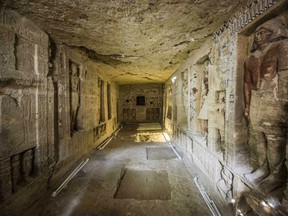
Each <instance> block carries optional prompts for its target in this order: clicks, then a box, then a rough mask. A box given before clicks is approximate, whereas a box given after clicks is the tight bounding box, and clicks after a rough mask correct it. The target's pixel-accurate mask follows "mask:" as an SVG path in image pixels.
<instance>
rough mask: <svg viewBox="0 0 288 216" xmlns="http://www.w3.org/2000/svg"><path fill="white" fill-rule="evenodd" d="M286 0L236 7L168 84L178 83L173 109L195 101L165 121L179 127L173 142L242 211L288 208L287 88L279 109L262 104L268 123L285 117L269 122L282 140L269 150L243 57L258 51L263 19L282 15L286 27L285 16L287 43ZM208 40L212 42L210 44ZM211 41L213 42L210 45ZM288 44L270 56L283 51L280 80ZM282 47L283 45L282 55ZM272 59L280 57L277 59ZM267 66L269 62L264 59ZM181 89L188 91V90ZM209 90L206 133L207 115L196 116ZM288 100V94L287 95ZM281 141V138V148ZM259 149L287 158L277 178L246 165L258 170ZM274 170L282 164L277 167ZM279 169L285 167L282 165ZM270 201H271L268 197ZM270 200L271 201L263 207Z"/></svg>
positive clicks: (268, 157) (269, 155)
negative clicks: (262, 142) (256, 131)
mask: <svg viewBox="0 0 288 216" xmlns="http://www.w3.org/2000/svg"><path fill="white" fill-rule="evenodd" d="M287 4H288V3H287V1H269V0H258V1H251V2H249V3H248V5H247V6H245V7H243V8H242V9H241V10H240V11H239V12H237V13H236V14H235V17H233V18H232V19H231V20H229V21H228V22H227V23H226V24H225V25H224V26H223V28H221V29H220V30H219V31H217V32H216V33H215V34H214V42H209V40H208V41H206V43H205V45H203V46H202V47H201V48H200V49H199V50H197V51H195V52H194V53H193V54H192V55H191V56H190V57H189V58H188V59H187V61H186V62H185V63H184V64H183V65H182V66H181V67H180V68H179V69H178V70H177V72H176V73H175V74H174V75H173V76H172V77H171V79H173V77H177V78H176V79H175V82H178V84H177V83H175V82H174V83H172V80H171V79H170V80H169V81H168V82H166V88H170V86H171V87H172V90H171V91H172V92H173V94H172V95H169V94H167V91H166V96H165V98H166V101H165V104H173V105H172V107H173V109H182V107H185V106H188V107H189V110H188V112H183V109H182V111H181V112H180V113H182V115H185V117H186V118H187V125H185V124H181V122H179V121H178V118H179V116H177V120H176V121H171V120H170V119H168V118H167V115H166V118H165V128H166V130H167V131H171V129H172V128H173V133H170V134H173V145H175V146H176V147H177V148H178V149H179V150H180V151H181V152H182V153H183V155H184V161H185V163H187V164H189V163H194V164H196V165H197V166H198V167H199V168H200V169H201V170H202V171H203V173H204V175H205V176H206V180H207V179H208V180H209V181H207V182H206V183H207V184H209V185H211V186H212V187H213V188H214V189H215V190H214V192H215V193H214V195H218V196H219V195H220V196H221V197H222V198H223V200H224V201H225V202H231V199H232V198H234V199H236V205H235V207H236V208H237V209H238V210H239V211H242V213H243V214H244V213H245V214H251V215H285V214H287V212H286V210H285V208H287V209H288V205H287V203H288V202H287V195H288V192H287V191H288V190H287V189H285V188H286V187H287V178H286V177H285V174H286V173H287V171H286V169H287V164H286V165H285V164H284V160H285V161H287V153H286V155H285V153H284V152H287V147H286V146H287V140H288V139H287V108H283V107H286V106H285V105H283V103H287V100H286V99H285V97H284V96H282V98H280V100H279V99H278V101H281V100H282V102H277V104H278V103H279V104H282V105H283V106H282V105H279V106H278V105H277V107H276V108H275V109H274V111H272V109H271V110H270V111H269V109H270V108H269V107H271V103H272V102H271V103H270V105H269V107H268V106H266V108H265V107H263V110H266V111H265V112H266V113H267V114H266V115H265V116H263V119H266V121H264V123H263V124H265V125H266V126H265V125H264V126H265V127H268V126H269V125H273V124H276V125H278V126H276V127H274V129H271V130H270V134H269V136H268V138H267V142H269V140H270V141H271V140H272V141H273V139H274V138H273V137H275V139H274V140H278V141H277V142H276V141H275V142H276V143H277V144H276V143H275V145H270V146H268V147H266V148H262V150H261V151H259V150H258V147H257V146H258V145H257V144H255V143H257V142H255V140H254V141H253V139H255V138H253V136H252V135H253V134H251V133H252V132H251V123H249V122H250V120H247V118H245V117H244V96H243V95H244V94H243V91H244V65H245V60H246V59H247V58H248V56H249V55H250V54H251V52H250V48H251V45H252V43H253V33H254V32H255V30H256V29H257V28H258V27H259V26H261V25H264V24H265V23H266V22H267V21H269V20H272V19H274V18H277V19H278V20H281V21H279V22H281V25H282V27H281V28H284V29H286V30H281V29H280V28H279V29H278V31H277V30H276V28H277V26H278V24H277V25H276V24H275V25H272V26H274V27H273V28H274V29H275V32H277V34H283V35H282V36H281V37H278V38H277V37H276V38H277V39H275V40H274V41H273V42H271V43H274V44H276V43H278V44H280V43H282V42H281V40H286V39H285V38H286V36H284V35H286V34H287V26H288V25H287V24H288V22H287V21H288V16H287ZM285 9H286V10H285ZM279 26H280V25H279ZM271 31H272V30H271ZM273 31H274V30H273ZM283 32H284V33H283ZM209 43H210V46H209V45H208V44H209ZM271 46H274V45H271ZM275 46H276V45H275ZM209 47H211V48H212V49H211V50H209V49H208V48H209ZM285 47H286V45H284V42H283V45H282V46H281V48H280V47H279V48H278V49H277V52H276V51H275V53H278V54H275V55H272V54H271V56H270V57H271V59H277V58H278V60H277V61H274V62H278V63H277V64H280V65H281V66H277V67H276V68H278V69H277V70H278V71H277V72H276V73H277V77H278V76H279V77H278V78H279V79H278V81H279V83H277V85H281V83H284V82H287V81H285V80H286V79H285V77H286V75H285V76H284V75H283V74H285V73H286V70H287V69H286V68H285V67H284V66H283V65H284V63H281V62H284V61H283V59H285V58H287V54H285V53H286V52H287V49H286V48H285ZM284 50H286V51H284ZM265 52H266V51H265ZM281 53H283V54H282V55H283V56H282V57H281ZM263 55H264V54H263ZM263 55H262V56H263ZM269 55H270V54H269ZM279 55H280V56H279ZM259 56H261V55H259ZM285 56H286V57H285ZM205 61H207V63H208V66H207V71H208V94H207V95H206V92H205V88H203V87H201V84H200V83H202V84H203V81H201V79H202V80H203V78H205V75H202V77H201V75H200V76H199V71H205V67H206V66H204V65H205V64H206V63H205ZM263 61H264V60H263ZM197 62H198V64H197ZM285 62H287V61H285ZM199 63H200V64H199ZM269 64H271V65H272V64H273V63H272V60H271V61H270V62H269ZM285 65H286V63H285ZM203 68H204V69H203ZM262 68H264V66H263V67H262ZM279 68H282V69H279ZM280 70H281V72H280ZM185 71H188V77H189V78H188V80H189V82H188V92H189V93H188V94H189V98H188V101H185V100H183V101H182V102H184V103H186V104H187V105H185V104H181V105H180V106H179V105H178V103H179V99H175V98H177V97H178V98H179V95H180V94H184V95H186V93H185V92H183V91H182V90H181V89H180V88H179V87H177V86H178V85H180V86H181V85H183V82H184V80H185V78H183V76H182V75H181V74H182V73H183V72H185ZM204 74H205V73H204ZM266 77H267V75H266ZM261 79H262V78H261ZM204 83H205V81H204ZM285 86H286V87H282V89H280V88H279V89H276V92H275V95H278V94H282V93H283V92H286V91H287V85H285ZM262 87H263V86H262ZM262 87H261V88H262ZM179 89H180V90H181V91H182V92H181V93H180V92H179ZM183 89H184V88H183ZM201 92H205V93H201ZM281 92H282V93H281ZM203 96H206V98H207V100H208V114H207V117H208V119H207V121H208V134H207V138H206V137H205V134H204V133H203V132H205V130H203V125H201V121H200V122H199V119H197V114H198V115H199V107H201V106H203ZM283 97H284V99H283ZM206 98H205V99H206ZM177 100H178V101H177ZM201 100H202V102H201ZM285 100H286V102H283V101H285ZM199 104H200V105H199ZM170 106H171V105H170ZM280 106H282V109H280V108H279V107H280ZM278 108H279V109H278ZM166 109H167V107H166ZM261 109H262V108H261V106H260V105H259V109H258V111H259V112H260V111H261ZM200 110H201V108H200ZM280 110H281V111H280ZM258 111H257V112H258ZM269 112H270V114H269ZM173 113H174V112H173ZM277 113H278V114H279V113H281V115H282V114H283V115H282V116H283V117H282V118H279V116H278V119H274V120H275V121H274V120H273V121H272V120H271V119H273V118H272V117H271V116H272V114H273V116H276V114H277ZM178 114H179V112H178ZM183 118H184V117H183V116H182V117H181V116H180V119H183ZM270 120H271V121H270ZM269 121H270V123H269ZM275 122H276V123H275ZM277 122H279V124H277ZM281 125H282V129H279V130H276V129H277V128H278V127H281ZM204 128H205V126H204ZM284 131H286V132H284ZM280 132H281V133H280ZM282 132H283V133H282ZM249 137H250V138H249ZM276 137H277V138H276ZM283 139H285V140H286V145H285V144H280V143H284V142H283ZM268 144H269V143H268ZM268 144H267V145H268ZM273 146H275V147H273ZM277 146H279V148H278V147H277ZM273 148H274V150H273ZM275 149H276V150H275ZM259 152H262V153H259ZM277 155H278V156H277ZM283 155H285V156H283ZM259 157H262V158H266V160H267V161H268V162H269V163H270V164H273V161H274V162H275V161H278V162H279V161H280V162H279V163H278V164H279V169H278V168H275V169H274V168H273V165H272V166H270V168H269V170H270V171H269V172H270V174H271V175H270V176H276V175H277V172H278V174H279V175H277V176H278V177H277V178H273V177H269V175H268V177H269V178H267V180H265V179H264V181H263V182H262V184H258V183H256V181H255V180H256V178H253V177H252V178H248V175H246V174H247V173H248V174H249V173H251V172H252V174H256V172H255V171H256V169H257V167H259V166H260V164H259ZM283 158H285V159H283ZM284 165H285V166H284ZM253 168H254V170H253ZM273 170H274V171H275V172H274V173H273ZM276 170H281V171H277V172H276ZM254 172H255V173H254ZM272 174H273V175H272ZM274 174H276V175H274ZM285 178H286V179H285ZM276 179H277V180H276ZM204 181H205V180H204ZM264 182H265V183H264ZM263 201H264V202H265V203H264V204H263ZM261 203H262V204H261ZM220 205H221V204H220ZM264 205H267V206H268V207H267V206H266V207H264ZM236 208H235V214H236V215H240V212H239V211H238V213H237V212H236V210H237V209H236Z"/></svg>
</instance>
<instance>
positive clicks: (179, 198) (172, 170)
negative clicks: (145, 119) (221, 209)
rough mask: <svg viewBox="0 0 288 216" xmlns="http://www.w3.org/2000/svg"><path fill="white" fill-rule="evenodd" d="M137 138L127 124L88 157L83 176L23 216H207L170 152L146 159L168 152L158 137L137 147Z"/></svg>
mask: <svg viewBox="0 0 288 216" xmlns="http://www.w3.org/2000/svg"><path fill="white" fill-rule="evenodd" d="M136 133H137V128H136V127H135V126H134V125H126V126H125V127H124V128H123V129H122V130H121V131H120V132H119V133H118V135H117V136H116V137H115V138H113V139H112V141H111V142H110V143H109V144H108V145H107V146H106V147H105V148H104V149H103V150H101V151H100V150H94V151H93V152H92V153H91V154H90V155H88V156H87V157H89V158H90V160H89V162H88V163H87V165H86V166H85V167H84V171H81V172H80V173H78V174H77V176H76V177H75V178H74V179H72V181H71V182H70V183H69V184H68V185H67V187H66V188H65V189H63V190H62V191H61V192H60V193H59V194H58V195H57V196H56V197H54V198H52V197H50V195H51V193H52V191H51V192H49V194H48V193H47V195H46V196H45V197H44V198H43V199H41V200H40V201H38V202H37V203H35V204H34V205H33V206H32V207H31V208H30V209H29V210H28V212H26V214H25V215H27V216H28V215H35V216H37V215H41V216H50V215H57V216H68V215H73V216H74V215H75V216H78V215H81V216H82V215H86V216H126V215H127V216H128V215H129V216H133V215H135V216H136V215H137V216H141V215H145V216H146V215H147V216H177V215H179V216H186V215H187V216H191V215H192V216H206V215H207V216H208V215H211V213H210V211H209V209H208V207H207V206H206V204H205V202H204V200H203V199H202V197H201V195H200V193H199V191H198V190H197V188H196V186H195V184H194V182H193V176H191V173H190V174H189V173H188V172H187V170H186V168H185V167H184V164H183V162H182V160H180V159H178V158H177V157H173V152H171V151H169V152H168V155H169V157H163V158H164V159H163V158H161V157H159V159H157V157H155V155H156V156H157V152H156V153H155V152H154V153H153V155H154V156H153V160H148V158H147V157H148V156H147V153H148V152H149V151H152V150H153V149H151V148H155V150H156V149H157V148H156V147H161V148H160V150H163V149H164V150H165V148H164V147H166V148H167V147H168V148H169V147H171V146H170V145H169V143H166V142H165V140H164V138H161V139H160V138H159V137H161V136H159V132H155V131H154V133H152V134H151V136H156V137H158V141H159V142H155V139H151V140H153V141H154V142H139V140H137V134H136ZM138 133H139V131H138ZM146 133H147V131H146ZM147 149H149V151H148V150H147ZM158 150H159V149H158ZM158 153H159V151H158ZM160 153H161V151H160ZM166 153H167V151H166ZM164 154H165V151H164ZM171 155H172V156H171Z"/></svg>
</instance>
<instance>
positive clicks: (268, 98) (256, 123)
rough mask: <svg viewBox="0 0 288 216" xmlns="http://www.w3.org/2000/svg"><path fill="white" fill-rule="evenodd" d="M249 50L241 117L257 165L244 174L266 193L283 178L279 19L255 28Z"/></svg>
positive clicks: (283, 73)
mask: <svg viewBox="0 0 288 216" xmlns="http://www.w3.org/2000/svg"><path fill="white" fill-rule="evenodd" d="M251 52H252V54H251V55H250V56H249V57H248V58H247V60H246V62H245V78H244V79H245V80H244V83H245V87H244V89H245V90H244V91H245V92H244V93H245V116H246V117H247V118H248V119H249V132H250V136H252V139H251V137H250V140H254V142H255V143H254V145H256V150H257V153H258V163H259V166H258V167H257V168H256V169H255V170H253V172H252V173H249V174H246V175H245V177H246V178H247V179H248V180H249V181H250V182H252V183H254V184H257V185H258V186H259V188H260V189H261V190H264V191H266V192H268V191H272V190H274V189H276V188H278V187H280V186H283V184H284V182H285V180H286V168H285V148H286V139H287V112H288V109H287V108H288V95H287V88H288V40H287V28H286V27H285V25H284V23H283V22H282V21H281V19H278V18H275V19H272V20H270V21H268V22H266V23H264V24H262V25H261V26H259V27H258V28H257V29H256V31H255V34H254V43H253V46H252V49H251ZM251 144H252V143H251Z"/></svg>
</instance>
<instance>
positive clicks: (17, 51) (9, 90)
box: [0, 11, 119, 215]
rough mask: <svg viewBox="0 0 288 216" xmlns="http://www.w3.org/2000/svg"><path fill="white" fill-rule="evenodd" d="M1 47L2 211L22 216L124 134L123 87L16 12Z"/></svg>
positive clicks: (4, 15) (3, 22)
mask: <svg viewBox="0 0 288 216" xmlns="http://www.w3.org/2000/svg"><path fill="white" fill-rule="evenodd" d="M0 41H1V42H0V140H1V141H0V203H2V205H1V207H0V208H1V213H7V214H9V215H16V212H17V211H21V209H24V208H25V207H28V206H30V204H31V203H32V202H33V200H34V199H36V198H38V197H39V195H40V194H41V192H43V190H46V188H47V184H49V185H51V184H54V183H56V182H58V181H59V180H60V178H61V177H62V176H63V175H64V174H66V173H67V172H68V171H69V169H71V167H73V164H74V163H75V162H77V161H78V160H80V159H81V158H82V157H83V156H84V155H85V154H86V153H88V152H89V151H90V150H91V149H93V148H95V147H96V146H97V145H98V144H100V143H101V142H102V141H103V140H105V139H106V138H108V137H109V136H110V135H111V134H112V133H113V131H115V130H116V129H117V128H118V126H119V124H118V119H117V114H116V112H117V106H116V105H117V101H116V98H118V86H117V85H116V84H115V83H113V82H111V81H110V80H109V79H108V78H107V77H106V76H105V75H104V74H102V73H101V69H100V68H101V66H100V65H99V64H100V63H96V62H94V61H92V60H91V59H89V58H88V57H87V56H86V55H85V53H82V52H80V51H79V50H76V49H71V48H68V47H67V46H65V45H62V44H60V43H57V42H54V41H53V40H52V39H51V38H48V35H47V34H46V33H44V32H43V31H41V30H40V29H39V28H38V27H37V26H35V25H34V24H33V23H32V22H30V21H29V20H27V19H25V18H24V17H21V16H20V15H18V14H17V13H15V12H13V11H1V13H0ZM12 200H13V202H12ZM23 200H25V201H23ZM18 201H19V203H18V204H17V205H16V203H17V202H18ZM20 203H21V204H20ZM29 203H30V204H29ZM15 206H17V208H16V207H15Z"/></svg>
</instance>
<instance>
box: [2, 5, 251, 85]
mask: <svg viewBox="0 0 288 216" xmlns="http://www.w3.org/2000/svg"><path fill="white" fill-rule="evenodd" d="M246 2H247V0H30V1H29V0H4V7H7V8H11V9H14V10H16V11H18V12H19V13H20V14H22V15H24V16H26V17H27V18H29V19H31V20H32V21H34V22H35V23H36V24H38V25H39V26H40V27H41V28H42V29H43V30H44V31H46V32H48V33H49V34H50V35H51V36H52V37H53V38H55V39H56V40H58V41H62V42H63V43H65V44H67V45H69V46H73V47H78V48H81V49H82V50H83V51H84V52H87V54H88V55H89V56H90V57H92V58H94V60H95V61H97V62H100V63H101V70H103V72H105V73H106V74H107V76H109V77H110V78H111V79H112V80H114V81H117V82H118V83H120V84H127V83H147V82H164V81H165V80H167V79H168V78H169V77H170V76H171V74H172V73H173V72H175V70H176V69H177V67H178V66H179V65H180V64H181V63H182V62H183V61H184V60H185V59H186V58H187V56H188V55H189V53H191V52H193V50H195V49H197V48H198V47H199V46H200V44H201V43H203V42H204V41H205V40H206V39H207V38H208V37H211V35H212V33H213V32H214V31H216V30H217V29H218V28H219V27H220V26H221V25H223V22H224V21H225V20H228V19H229V18H230V17H231V16H232V14H233V13H234V12H235V11H236V10H237V9H238V8H240V7H241V6H243V4H245V3H246ZM102 63H103V64H102Z"/></svg>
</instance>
